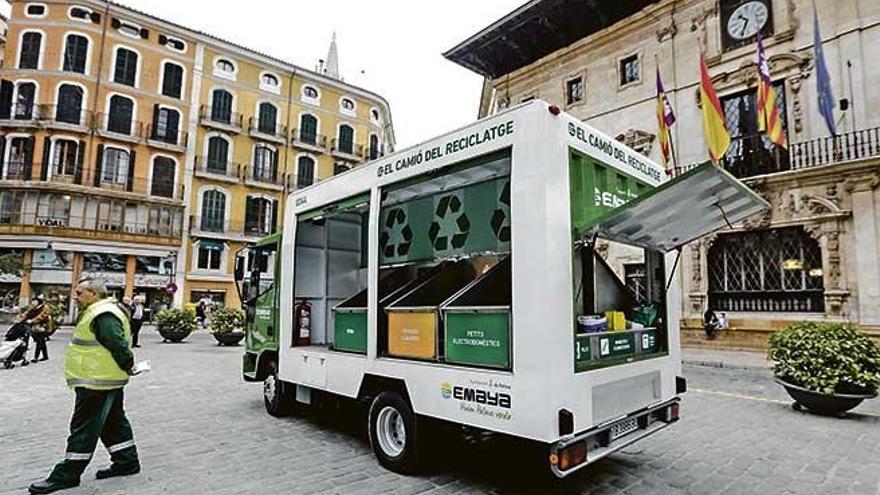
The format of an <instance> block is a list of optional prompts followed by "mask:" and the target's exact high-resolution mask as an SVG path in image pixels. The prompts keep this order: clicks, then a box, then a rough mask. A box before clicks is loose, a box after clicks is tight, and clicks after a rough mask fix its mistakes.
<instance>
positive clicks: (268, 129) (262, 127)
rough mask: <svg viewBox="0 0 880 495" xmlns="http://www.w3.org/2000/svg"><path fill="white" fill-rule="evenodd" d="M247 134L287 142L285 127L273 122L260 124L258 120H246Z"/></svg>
mask: <svg viewBox="0 0 880 495" xmlns="http://www.w3.org/2000/svg"><path fill="white" fill-rule="evenodd" d="M248 133H250V134H258V135H259V134H262V135H265V136H270V137H273V138H276V139H281V140H284V141H286V140H287V126H286V125H284V124H277V123H275V122H260V119H258V118H256V117H251V118H250V119H249V120H248Z"/></svg>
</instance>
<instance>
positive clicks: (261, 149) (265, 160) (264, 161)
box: [254, 145, 278, 183]
mask: <svg viewBox="0 0 880 495" xmlns="http://www.w3.org/2000/svg"><path fill="white" fill-rule="evenodd" d="M277 165H278V152H277V151H275V150H274V149H273V148H270V147H268V146H263V145H257V146H256V147H254V180H258V181H262V182H273V183H274V182H275V179H276V178H277V169H276V167H277Z"/></svg>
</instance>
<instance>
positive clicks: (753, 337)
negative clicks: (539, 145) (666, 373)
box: [445, 0, 880, 348]
mask: <svg viewBox="0 0 880 495" xmlns="http://www.w3.org/2000/svg"><path fill="white" fill-rule="evenodd" d="M815 6H816V14H817V17H818V19H819V26H820V31H821V40H822V45H823V50H824V53H825V59H826V62H827V65H828V67H829V72H830V75H831V84H832V89H833V92H834V95H835V98H836V99H838V100H844V99H845V100H846V101H843V102H835V107H836V108H835V119H836V124H837V129H836V130H837V136H836V137H830V133H829V130H828V128H827V127H826V125H825V123H824V121H823V120H822V117H821V115H820V113H819V110H818V105H817V89H816V72H815V59H814V46H813V36H814V29H813V19H814V15H813V2H812V1H811V0H657V1H642V2H619V3H616V4H606V3H602V4H601V6H599V5H598V4H596V5H593V4H592V3H590V2H575V1H567V0H544V1H539V2H532V3H530V4H528V5H526V6H524V7H523V8H521V9H518V10H517V11H515V12H512V13H511V14H509V15H508V16H506V17H504V18H503V19H500V20H498V21H497V22H496V23H494V24H493V25H492V26H491V27H489V28H487V29H485V30H483V31H481V32H479V33H477V34H475V35H474V36H472V37H471V38H470V39H468V40H467V41H465V42H463V43H461V44H460V45H458V46H456V47H455V48H453V49H452V50H450V51H449V52H447V53H446V54H445V55H446V56H447V58H449V59H451V60H453V61H454V62H456V63H459V64H461V65H463V66H465V67H467V68H469V69H471V70H474V71H476V72H478V73H480V74H482V75H483V76H485V77H486V79H485V83H484V87H483V93H482V98H481V103H480V110H479V112H480V115H481V116H483V115H488V114H492V113H493V112H496V111H498V110H500V109H502V108H506V107H508V106H510V105H513V104H517V103H519V102H522V101H527V100H530V99H532V98H538V99H542V100H546V101H547V102H549V103H551V104H555V105H558V106H559V107H561V108H563V109H564V110H565V111H567V112H569V113H571V114H573V115H575V116H577V117H579V118H581V119H582V120H584V121H585V122H587V123H589V124H591V125H593V126H595V127H597V128H599V129H602V130H603V131H605V132H606V133H608V134H610V135H612V136H617V138H618V139H619V140H621V141H624V142H626V143H627V144H628V145H630V146H633V147H634V148H636V149H638V150H640V151H642V152H643V153H644V154H646V155H647V156H649V157H651V158H652V159H654V160H656V161H658V162H659V161H661V154H660V150H659V145H658V144H657V139H656V134H657V123H656V122H657V120H656V98H655V94H656V85H655V73H656V72H657V71H659V74H660V75H661V77H662V80H663V83H664V86H665V89H666V92H667V94H668V97H669V100H670V104H671V106H672V108H673V110H674V112H675V115H676V117H677V122H676V124H675V125H674V126H673V127H672V131H671V132H672V135H671V138H672V142H673V145H674V148H675V152H676V155H677V163H678V164H679V169H680V170H685V169H687V168H688V166H690V164H696V163H700V162H703V161H705V160H707V159H708V153H707V151H706V144H705V139H704V135H703V130H702V120H701V115H700V101H699V100H700V98H699V65H698V64H699V56H700V53H701V51H702V52H703V53H704V54H705V57H706V60H707V65H708V66H709V71H710V76H711V77H712V80H713V83H714V85H715V88H716V90H717V91H718V94H719V97H720V100H721V102H722V106H723V110H724V113H725V119H726V122H727V126H728V129H729V131H730V133H731V136H732V144H731V147H730V149H729V150H728V152H727V155H726V156H725V157H724V160H723V166H724V167H725V169H727V170H728V171H729V172H730V173H732V174H733V175H735V176H737V177H739V178H740V179H742V180H743V181H744V182H745V183H746V184H747V185H749V187H751V188H753V189H754V190H756V191H757V192H758V193H759V194H761V195H762V196H763V197H764V198H765V199H767V200H768V201H769V202H770V203H771V204H772V210H770V211H768V212H767V213H766V214H764V215H762V216H759V217H757V218H751V219H749V220H748V221H746V222H744V223H742V224H740V225H733V226H731V228H729V229H725V230H723V231H720V232H718V233H716V234H715V235H713V236H710V237H709V238H705V239H702V240H700V241H698V242H695V243H693V244H691V245H689V246H687V247H685V248H684V250H683V253H682V263H681V265H680V270H679V276H680V277H682V280H681V282H682V283H681V287H682V291H683V293H682V299H681V300H682V305H683V307H682V316H683V322H682V323H683V324H682V329H683V339H684V342H686V343H691V344H702V345H725V346H731V347H757V348H760V347H764V346H766V339H767V336H768V335H769V333H770V332H772V331H773V330H775V329H777V328H780V327H782V326H785V325H786V324H788V323H789V322H791V321H792V320H802V319H809V320H830V321H847V322H852V323H855V324H857V325H859V326H860V327H861V328H863V329H865V330H866V331H868V332H869V333H871V334H873V335H875V336H878V337H880V249H878V246H880V188H878V186H880V107H878V106H877V105H874V104H873V102H875V101H877V99H878V98H880V66H878V65H877V64H874V63H872V62H871V61H872V60H874V57H878V56H880V3H878V2H875V1H872V0H816V1H815ZM759 33H760V35H761V36H762V37H763V44H764V46H765V49H766V52H767V56H768V58H769V66H770V72H771V77H772V79H773V81H774V84H775V86H776V87H777V88H778V90H779V94H780V101H779V102H778V108H779V110H780V113H781V115H782V117H783V122H784V129H785V132H786V136H787V140H788V143H789V145H788V147H787V148H785V149H783V148H778V147H775V146H773V145H772V144H770V143H769V141H768V140H767V139H766V137H765V136H762V134H761V133H760V132H759V131H758V128H757V116H756V110H755V98H756V97H755V93H756V82H757V70H756V63H755V62H756V58H757V55H756V39H757V36H758V34H759ZM633 281H634V282H635V283H636V285H637V280H636V279H635V278H634V280H633ZM708 307H711V308H713V309H714V310H716V311H721V312H724V313H726V315H727V317H728V319H729V320H730V322H731V327H732V329H731V331H730V332H726V333H724V334H722V336H721V337H720V338H719V339H718V340H717V341H713V342H712V343H711V344H710V343H707V342H705V341H704V337H702V336H701V333H702V330H701V318H702V314H703V312H704V311H705V310H706V309H707V308H708Z"/></svg>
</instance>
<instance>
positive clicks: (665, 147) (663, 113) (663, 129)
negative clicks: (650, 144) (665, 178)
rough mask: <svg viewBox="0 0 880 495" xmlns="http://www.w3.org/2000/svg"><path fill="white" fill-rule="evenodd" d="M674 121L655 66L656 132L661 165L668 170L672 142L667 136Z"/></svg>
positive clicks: (670, 106)
mask: <svg viewBox="0 0 880 495" xmlns="http://www.w3.org/2000/svg"><path fill="white" fill-rule="evenodd" d="M674 123H675V113H673V112H672V105H670V104H669V100H668V99H667V98H666V91H665V90H664V89H663V81H661V80H660V67H657V131H658V132H657V134H658V135H659V136H660V151H662V152H663V166H664V167H666V170H667V173H668V171H669V162H670V161H671V159H672V156H671V155H672V150H671V145H672V142H671V140H670V136H669V128H670V127H672V124H674Z"/></svg>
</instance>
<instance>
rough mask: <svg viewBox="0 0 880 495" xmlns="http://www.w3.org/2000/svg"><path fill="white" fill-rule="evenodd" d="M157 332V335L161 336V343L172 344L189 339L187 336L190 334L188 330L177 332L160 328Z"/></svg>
mask: <svg viewBox="0 0 880 495" xmlns="http://www.w3.org/2000/svg"><path fill="white" fill-rule="evenodd" d="M158 331H159V335H161V336H162V339H163V340H162V341H163V342H172V343H177V342H182V341H183V339H185V338H187V337H189V334H190V333H192V332H190V331H189V330H177V329H173V330H168V329H162V328H159V329H158Z"/></svg>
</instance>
